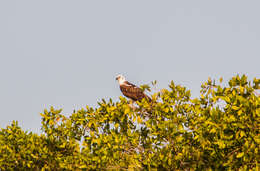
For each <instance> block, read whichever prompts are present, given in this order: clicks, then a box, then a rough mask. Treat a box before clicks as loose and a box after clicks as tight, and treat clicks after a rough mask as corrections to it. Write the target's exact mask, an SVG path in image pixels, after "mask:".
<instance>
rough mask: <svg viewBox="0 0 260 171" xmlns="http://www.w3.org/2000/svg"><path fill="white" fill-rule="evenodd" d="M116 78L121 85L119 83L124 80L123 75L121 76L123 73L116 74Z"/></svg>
mask: <svg viewBox="0 0 260 171" xmlns="http://www.w3.org/2000/svg"><path fill="white" fill-rule="evenodd" d="M116 80H117V81H118V83H119V84H120V85H121V84H123V83H124V82H125V81H126V79H125V77H124V76H123V75H118V76H117V77H116Z"/></svg>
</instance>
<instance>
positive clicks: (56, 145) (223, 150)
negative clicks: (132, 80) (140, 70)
mask: <svg viewBox="0 0 260 171" xmlns="http://www.w3.org/2000/svg"><path fill="white" fill-rule="evenodd" d="M221 82H222V78H221V79H220V80H219V83H216V81H214V80H211V79H210V78H209V79H208V81H207V82H205V83H203V84H202V85H201V94H200V97H197V98H191V93H190V91H189V90H187V89H186V88H185V87H183V86H181V85H176V84H175V83H174V82H173V81H172V82H171V83H170V85H169V88H168V89H162V90H161V91H159V92H156V93H154V94H153V95H152V102H151V103H149V102H148V101H146V100H145V99H143V100H142V101H141V102H136V104H132V102H131V101H128V100H127V99H126V98H124V97H120V99H119V101H117V102H113V101H112V100H111V99H110V100H109V101H105V100H102V101H101V102H98V105H99V106H98V107H97V108H92V107H89V106H86V108H84V109H81V110H78V111H74V112H73V113H72V114H71V115H70V116H69V117H66V116H65V115H63V114H62V110H61V109H59V110H57V109H54V108H53V107H51V108H50V110H47V109H45V110H44V112H43V113H41V117H42V125H41V128H42V131H43V133H42V134H41V135H38V134H34V133H31V132H25V131H23V130H22V129H21V128H20V127H19V126H18V123H17V122H15V121H13V123H12V124H11V125H10V126H7V128H3V129H1V131H0V170H25V169H26V170H63V169H65V170H96V169H101V170H154V169H164V170H259V161H260V157H259V156H260V155H259V144H260V134H259V128H260V126H259V123H260V117H259V115H260V97H259V94H257V93H258V91H259V83H260V79H256V78H255V79H254V80H252V81H248V80H247V77H246V76H245V75H243V76H241V77H240V76H235V77H233V78H232V79H230V81H229V82H228V85H227V86H223V85H222V83H221ZM153 84H156V82H153ZM142 88H144V89H147V88H149V87H147V86H142Z"/></svg>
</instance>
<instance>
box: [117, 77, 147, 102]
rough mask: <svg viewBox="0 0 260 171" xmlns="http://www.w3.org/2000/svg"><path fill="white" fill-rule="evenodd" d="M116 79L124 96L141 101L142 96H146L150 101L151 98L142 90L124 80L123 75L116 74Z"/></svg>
mask: <svg viewBox="0 0 260 171" xmlns="http://www.w3.org/2000/svg"><path fill="white" fill-rule="evenodd" d="M116 80H117V81H118V83H119V86H120V90H121V92H122V93H123V95H125V96H126V97H128V98H130V99H132V100H133V101H141V100H142V99H143V98H146V99H147V100H148V101H149V102H151V101H152V99H151V98H150V97H149V96H147V95H146V94H144V92H143V91H142V90H141V89H140V88H139V87H137V86H136V85H134V84H132V83H129V82H128V81H126V79H125V77H124V76H122V75H118V76H117V77H116Z"/></svg>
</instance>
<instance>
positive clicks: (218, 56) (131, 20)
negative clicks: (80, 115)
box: [0, 0, 260, 132]
mask: <svg viewBox="0 0 260 171" xmlns="http://www.w3.org/2000/svg"><path fill="white" fill-rule="evenodd" d="M259 6H260V1H259V0H255V1H253V0H252V1H239V0H230V1H226V0H219V1H206V0H204V1H200V0H197V1H152V0H143V1H140V0H131V1H122V0H116V1H115V0H109V1H108V0H100V1H86V0H74V1H71V0H69V1H68V0H44V1H35V0H30V1H29V0H23V1H20V0H16V1H15V0H14V1H0V79H1V81H0V109H1V119H0V127H2V128H4V127H6V126H7V125H9V124H10V123H11V121H12V120H18V122H19V125H20V126H21V127H22V128H23V129H25V130H28V131H33V132H40V127H41V118H40V114H39V113H41V112H43V110H44V109H45V108H49V107H50V106H54V107H55V108H63V111H64V112H63V113H64V114H65V115H67V116H69V115H70V113H72V111H73V109H76V110H77V109H81V108H82V107H85V106H86V105H89V106H93V107H95V106H97V101H100V100H101V99H102V98H104V99H106V100H108V99H109V98H112V99H113V100H114V101H118V100H119V96H121V92H120V90H119V87H118V83H117V82H116V81H115V77H116V76H117V75H118V74H119V73H121V74H123V75H124V76H125V77H126V78H127V80H128V81H130V82H132V83H134V84H136V85H140V84H147V83H150V82H151V81H153V80H157V81H158V86H157V88H158V89H161V88H167V86H168V84H169V83H170V81H171V80H173V81H174V82H175V83H176V84H182V85H184V86H186V87H187V88H189V89H191V91H192V94H193V96H194V97H196V96H199V90H200V84H201V83H202V82H204V81H206V80H207V79H208V77H212V78H215V79H219V78H220V77H223V78H224V81H227V80H228V79H230V78H231V77H232V76H235V75H236V74H238V73H239V74H243V73H244V74H246V75H248V76H249V78H250V79H253V78H254V77H257V78H259V75H260V10H259Z"/></svg>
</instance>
